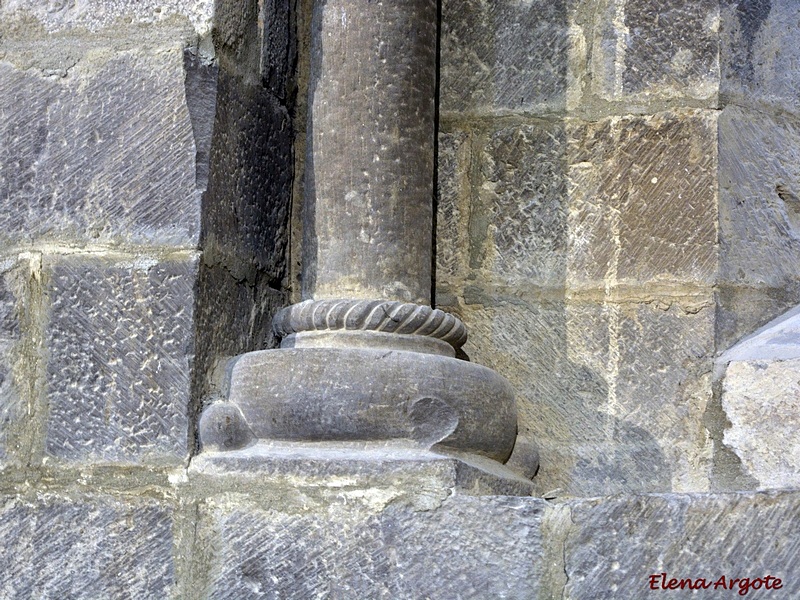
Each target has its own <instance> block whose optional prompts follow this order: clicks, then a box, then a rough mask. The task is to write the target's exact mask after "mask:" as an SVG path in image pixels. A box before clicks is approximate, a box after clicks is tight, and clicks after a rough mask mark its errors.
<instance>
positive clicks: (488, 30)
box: [441, 0, 568, 113]
mask: <svg viewBox="0 0 800 600" xmlns="http://www.w3.org/2000/svg"><path fill="white" fill-rule="evenodd" d="M567 4H568V3H567V2H566V1H565V0H526V1H524V2H519V1H517V0H466V1H465V0H444V2H442V34H441V36H442V41H441V44H442V50H441V55H442V58H441V109H442V111H443V112H448V111H452V112H456V111H457V112H467V113H484V112H508V111H517V110H533V109H539V110H541V109H550V110H553V109H559V108H563V106H564V104H565V99H566V89H567V42H568V23H567Z"/></svg>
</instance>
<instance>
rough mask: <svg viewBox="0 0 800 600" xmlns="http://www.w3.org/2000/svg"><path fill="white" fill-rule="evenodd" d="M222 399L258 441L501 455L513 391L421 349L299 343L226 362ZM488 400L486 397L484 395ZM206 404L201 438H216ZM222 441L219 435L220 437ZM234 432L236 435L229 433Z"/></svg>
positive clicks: (510, 427) (508, 441) (488, 374)
mask: <svg viewBox="0 0 800 600" xmlns="http://www.w3.org/2000/svg"><path fill="white" fill-rule="evenodd" d="M229 369H230V373H229V379H230V383H229V389H230V391H229V393H228V398H227V399H228V401H229V402H230V403H231V404H232V405H234V406H235V407H237V408H238V409H239V410H241V412H242V418H243V420H244V423H243V424H242V425H241V427H242V429H245V428H249V429H250V431H251V432H252V434H253V437H255V438H257V439H262V440H267V439H269V440H302V441H326V440H339V441H353V440H361V441H389V440H393V439H406V440H414V441H416V442H417V443H418V444H419V445H421V446H423V447H425V448H428V447H431V446H432V445H434V444H438V445H439V446H441V447H444V448H450V449H453V450H460V451H464V452H474V453H476V454H480V455H483V456H488V457H491V458H494V459H495V460H500V461H502V460H505V459H506V458H508V456H509V455H510V454H511V450H512V448H513V445H514V437H515V433H516V431H515V429H516V428H515V423H516V411H515V407H514V394H513V391H512V390H511V388H510V387H509V385H508V382H507V381H505V380H504V379H503V378H502V377H500V376H498V375H497V374H496V373H494V372H493V371H491V370H490V369H487V368H485V367H482V366H480V365H475V364H471V363H467V362H464V361H460V360H456V359H454V358H448V357H445V356H437V355H432V354H423V353H421V352H407V351H392V350H376V349H360V348H343V349H339V348H300V349H289V348H283V349H280V350H266V351H263V352H250V353H248V354H245V355H243V356H240V357H238V358H236V359H235V361H233V362H232V364H231V366H230V367H229ZM487 398H491V402H487ZM221 404H222V405H223V406H222V407H221V409H222V411H223V412H218V409H217V405H211V406H210V407H209V408H207V409H206V412H205V414H204V416H203V420H202V421H201V424H200V435H201V440H202V441H203V444H204V445H205V444H209V445H216V446H221V445H222V446H224V444H221V443H220V441H219V440H220V432H221V429H220V420H222V421H223V422H225V423H226V422H227V421H228V420H229V419H230V418H231V410H230V409H228V408H225V407H224V404H225V403H221ZM222 437H223V439H225V436H224V435H223V436H222ZM236 437H237V438H239V437H241V436H236Z"/></svg>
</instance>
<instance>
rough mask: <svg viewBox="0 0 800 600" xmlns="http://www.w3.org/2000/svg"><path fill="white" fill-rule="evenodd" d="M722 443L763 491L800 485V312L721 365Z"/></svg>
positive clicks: (759, 335) (725, 355)
mask: <svg viewBox="0 0 800 600" xmlns="http://www.w3.org/2000/svg"><path fill="white" fill-rule="evenodd" d="M717 367H718V372H717V376H718V377H720V378H722V399H721V402H722V410H723V411H724V414H725V417H726V419H727V421H728V428H726V429H725V431H724V437H723V441H724V443H725V446H726V447H728V448H730V449H731V450H732V451H733V452H734V453H735V454H736V456H738V457H739V459H740V460H741V463H742V466H743V469H744V471H745V474H746V475H748V476H750V477H752V478H754V479H755V480H756V481H757V482H758V487H759V488H761V489H767V488H781V487H797V486H798V485H800V474H799V473H800V445H798V444H797V443H795V442H794V439H795V437H796V436H795V431H796V429H797V427H798V417H797V414H798V397H800V383H799V382H798V379H799V378H798V373H800V307H795V308H794V309H792V310H791V311H789V312H788V313H786V314H784V315H782V316H781V317H779V318H778V319H775V320H774V321H772V322H771V323H769V324H767V325H766V326H765V327H763V328H762V329H760V330H759V331H757V332H755V333H754V334H753V335H751V336H749V337H747V338H746V339H745V340H743V341H741V342H740V343H738V344H736V345H735V346H734V347H732V348H731V349H730V350H728V351H727V352H725V353H723V354H722V355H721V356H720V357H719V358H718V359H717Z"/></svg>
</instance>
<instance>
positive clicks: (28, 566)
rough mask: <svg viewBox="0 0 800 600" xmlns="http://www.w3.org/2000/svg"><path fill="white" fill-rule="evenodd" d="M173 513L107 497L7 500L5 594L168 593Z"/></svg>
mask: <svg viewBox="0 0 800 600" xmlns="http://www.w3.org/2000/svg"><path fill="white" fill-rule="evenodd" d="M171 527H172V524H171V511H170V509H169V508H168V507H165V506H163V505H160V504H158V503H156V502H151V501H143V500H129V501H122V500H117V499H112V498H109V497H101V496H97V497H80V498H66V497H64V498H60V497H57V496H55V495H39V496H37V497H36V498H35V499H28V498H24V499H23V498H13V497H12V498H6V499H5V502H4V503H3V506H2V508H0V538H1V539H2V540H3V544H2V545H0V595H2V597H3V598H7V599H8V600H28V599H29V598H71V599H75V600H90V599H94V598H119V599H120V600H138V599H140V598H168V597H169V596H170V593H171V591H172V589H173V586H174V581H175V571H174V567H173V562H172V529H171Z"/></svg>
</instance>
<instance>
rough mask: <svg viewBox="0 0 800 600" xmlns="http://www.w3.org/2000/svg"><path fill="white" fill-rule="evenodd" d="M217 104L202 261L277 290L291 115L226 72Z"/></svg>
mask: <svg viewBox="0 0 800 600" xmlns="http://www.w3.org/2000/svg"><path fill="white" fill-rule="evenodd" d="M216 107H217V111H216V117H215V121H214V128H215V130H216V131H217V132H218V135H216V136H214V139H213V142H212V146H211V150H210V156H211V166H210V178H209V184H208V192H207V195H206V201H205V205H204V210H203V225H204V227H205V229H206V231H208V236H207V238H206V247H205V250H206V260H207V262H210V263H212V264H214V265H215V263H217V262H218V261H219V262H222V263H223V264H224V266H225V267H227V269H228V270H229V271H230V272H231V274H232V275H233V276H234V277H236V278H237V279H239V280H248V281H249V282H250V283H252V282H253V280H254V279H255V278H256V277H258V276H259V275H260V274H263V275H264V276H266V277H268V278H269V279H270V281H271V283H272V285H273V287H275V288H276V289H279V288H280V281H281V279H282V277H283V275H284V270H285V268H286V245H287V244H288V238H289V228H288V224H289V223H288V221H289V204H290V199H291V189H292V187H291V186H292V177H293V169H292V167H293V165H292V141H293V138H294V128H293V127H292V122H291V118H290V116H289V114H288V113H287V111H286V109H285V108H283V107H281V106H280V105H278V103H277V102H276V101H275V99H274V97H273V96H272V95H271V94H270V93H269V92H268V91H267V90H266V89H265V88H263V87H262V86H261V85H257V84H253V83H252V82H248V81H245V80H244V79H243V78H240V77H236V76H234V75H233V74H231V73H229V72H228V71H226V70H224V69H222V70H220V72H219V78H218V88H217V102H216ZM212 115H213V113H212ZM209 250H210V251H209ZM242 257H253V259H254V260H253V261H252V264H251V263H250V262H249V261H245V260H242ZM215 266H216V265H215ZM255 267H257V268H258V269H257V270H258V271H259V273H256V272H255V271H256V269H255Z"/></svg>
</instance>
